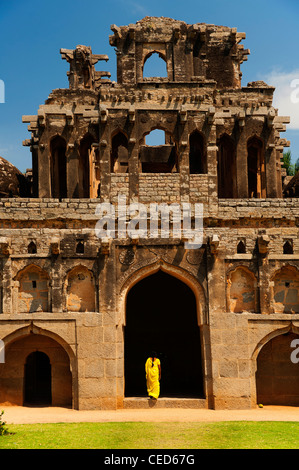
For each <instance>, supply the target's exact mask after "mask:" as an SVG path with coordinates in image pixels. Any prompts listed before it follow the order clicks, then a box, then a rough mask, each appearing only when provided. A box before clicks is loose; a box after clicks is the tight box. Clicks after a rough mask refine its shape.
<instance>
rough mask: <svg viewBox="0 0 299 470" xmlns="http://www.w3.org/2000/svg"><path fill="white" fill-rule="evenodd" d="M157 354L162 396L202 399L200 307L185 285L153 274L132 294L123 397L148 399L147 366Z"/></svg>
mask: <svg viewBox="0 0 299 470" xmlns="http://www.w3.org/2000/svg"><path fill="white" fill-rule="evenodd" d="M152 348H154V349H156V350H157V352H158V356H159V358H160V360H161V365H162V380H161V396H164V397H166V396H167V397H187V398H204V386H203V371H202V355H201V339H200V329H199V325H198V316H197V301H196V298H195V295H194V293H193V291H192V290H191V288H190V287H189V286H188V285H187V284H185V283H184V282H183V281H182V280H180V279H178V278H176V277H174V276H172V275H170V274H168V273H166V272H164V271H162V270H159V271H156V272H154V273H149V275H148V276H147V277H144V278H142V279H141V280H139V282H137V283H135V284H134V285H133V287H131V289H130V290H129V292H128V295H127V302H126V326H125V396H126V397H129V396H146V387H145V371H144V365H145V361H146V359H147V357H148V355H149V353H150V350H151V349H152Z"/></svg>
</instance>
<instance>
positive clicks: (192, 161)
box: [189, 131, 207, 175]
mask: <svg viewBox="0 0 299 470" xmlns="http://www.w3.org/2000/svg"><path fill="white" fill-rule="evenodd" d="M189 170H190V174H191V175H192V174H202V173H207V153H206V148H205V141H204V137H203V136H202V134H201V133H200V132H198V131H194V132H192V134H191V135H190V138H189Z"/></svg>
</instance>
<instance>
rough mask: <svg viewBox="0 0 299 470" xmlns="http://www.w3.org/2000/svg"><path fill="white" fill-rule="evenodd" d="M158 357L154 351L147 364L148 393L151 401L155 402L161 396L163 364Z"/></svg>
mask: <svg viewBox="0 0 299 470" xmlns="http://www.w3.org/2000/svg"><path fill="white" fill-rule="evenodd" d="M156 356H157V353H156V352H154V351H153V352H152V353H151V356H150V357H149V358H148V359H147V361H146V363H145V376H146V386H147V393H148V396H149V397H150V398H151V399H155V400H157V398H158V397H159V395H160V380H161V363H160V360H159V359H158V358H157V357H156Z"/></svg>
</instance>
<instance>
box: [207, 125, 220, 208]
mask: <svg viewBox="0 0 299 470" xmlns="http://www.w3.org/2000/svg"><path fill="white" fill-rule="evenodd" d="M217 152H218V147H217V145H216V125H215V124H213V125H212V126H211V130H210V139H209V142H208V145H207V170H208V185H209V187H208V196H209V210H210V211H212V212H213V209H214V211H216V212H217V203H218V190H217V186H218V176H217Z"/></svg>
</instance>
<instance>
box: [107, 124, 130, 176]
mask: <svg viewBox="0 0 299 470" xmlns="http://www.w3.org/2000/svg"><path fill="white" fill-rule="evenodd" d="M128 169H129V152H128V139H127V137H126V136H125V134H123V133H122V132H118V133H117V134H115V136H114V137H113V138H112V149H111V172H112V173H128Z"/></svg>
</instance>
